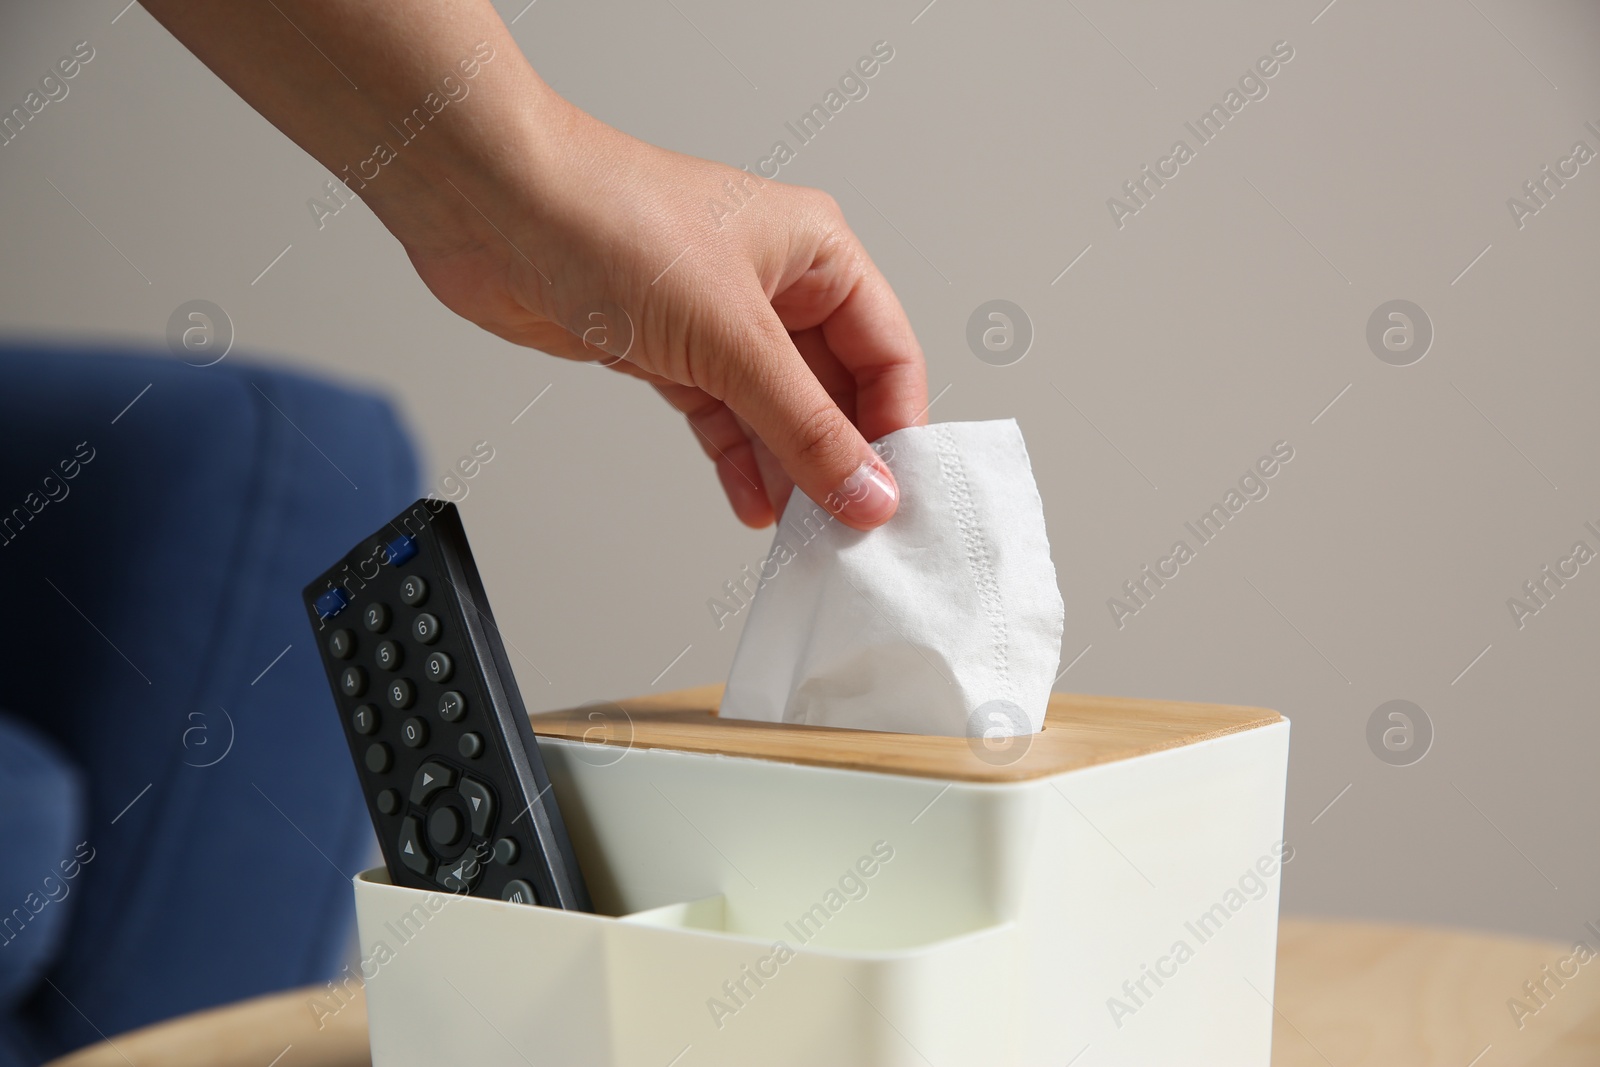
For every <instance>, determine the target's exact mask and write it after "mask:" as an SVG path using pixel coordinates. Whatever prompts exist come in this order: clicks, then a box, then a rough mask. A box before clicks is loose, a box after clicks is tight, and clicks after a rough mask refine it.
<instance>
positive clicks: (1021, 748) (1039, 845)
mask: <svg viewBox="0 0 1600 1067" xmlns="http://www.w3.org/2000/svg"><path fill="white" fill-rule="evenodd" d="M720 696H721V690H720V687H707V688H702V689H694V690H685V691H683V692H680V693H672V694H664V695H660V696H655V697H648V698H642V699H639V700H633V701H626V702H623V703H622V704H620V705H619V704H595V705H587V706H585V707H581V708H576V709H572V710H569V711H562V712H551V713H547V714H541V715H534V716H533V717H532V719H533V724H534V730H535V732H536V733H537V734H538V735H539V738H540V748H541V751H542V752H543V753H544V758H545V761H546V763H547V765H548V767H549V771H550V776H551V780H552V782H553V784H554V789H555V792H556V796H557V798H558V800H559V801H560V804H561V809H562V812H563V814H564V816H565V818H566V820H567V825H568V828H569V830H570V832H571V834H572V838H573V844H574V847H575V849H576V851H577V854H578V859H579V862H580V863H581V865H582V867H583V870H584V874H585V877H586V878H587V880H588V883H589V888H590V891H591V894H592V895H593V897H594V900H595V904H596V907H597V909H598V913H597V914H582V913H576V912H567V911H558V910H554V909H548V908H538V907H529V906H526V905H516V904H507V903H501V902H499V901H494V900H481V899H476V898H470V897H455V896H451V895H449V894H433V893H428V892H424V891H419V890H412V889H405V888H399V887H395V886H391V885H389V884H388V883H387V880H386V878H385V876H384V872H383V871H382V870H381V869H376V870H372V871H367V872H365V873H363V874H361V875H360V876H358V877H357V878H356V880H355V892H356V909H357V916H358V920H359V925H360V935H361V956H362V964H361V974H362V977H363V978H364V979H365V981H366V990H367V1005H368V1013H369V1018H370V1026H371V1033H372V1058H373V1063H374V1064H375V1065H377V1067H421V1065H424V1064H426V1065H433V1064H437V1063H473V1064H500V1063H504V1064H527V1063H537V1064H581V1065H584V1067H606V1065H615V1067H669V1065H670V1067H703V1065H724V1064H725V1065H730V1067H732V1065H738V1067H749V1065H754V1064H760V1065H763V1067H780V1065H781V1067H788V1065H794V1067H802V1065H803V1067H818V1065H828V1067H838V1065H860V1067H890V1065H893V1067H928V1065H930V1064H933V1065H939V1067H965V1065H984V1067H989V1065H1019V1067H1021V1065H1028V1067H1031V1065H1035V1064H1051V1065H1061V1064H1068V1063H1073V1062H1077V1063H1078V1064H1079V1067H1089V1065H1095V1067H1099V1065H1110V1064H1162V1065H1177V1064H1182V1065H1185V1067H1201V1065H1207V1064H1216V1065H1219V1067H1267V1064H1268V1058H1269V1054H1270V1047H1271V1033H1272V1014H1273V1013H1272V1007H1271V1003H1270V998H1271V997H1272V994H1273V971H1274V960H1275V953H1276V945H1277V920H1278V887H1279V880H1280V872H1281V869H1282V866H1283V863H1284V862H1285V861H1286V860H1287V859H1290V858H1292V856H1293V852H1292V850H1290V849H1288V848H1286V846H1285V845H1284V843H1283V841H1282V828H1283V803H1284V785H1285V774H1286V771H1287V763H1288V749H1289V724H1288V722H1287V721H1286V720H1285V719H1283V718H1282V717H1280V716H1279V715H1278V714H1277V713H1276V712H1272V711H1266V710H1263V709H1259V708H1244V707H1232V706H1220V705H1202V704H1180V703H1172V702H1165V701H1149V700H1130V699H1121V698H1111V697H1086V696H1068V695H1063V694H1056V695H1055V696H1054V697H1053V698H1052V700H1051V703H1050V708H1049V711H1048V714H1047V716H1046V720H1045V729H1044V730H1043V731H1042V732H1041V733H1038V734H1035V735H1032V736H1031V737H1029V738H1025V739H1019V744H1018V746H1017V747H1015V748H1011V749H1003V750H990V749H988V748H986V747H985V746H984V745H983V744H982V742H981V741H976V740H975V741H972V742H969V741H968V740H967V739H963V738H951V737H926V736H917V735H906V734H888V733H871V732H865V731H856V730H839V729H829V728H825V727H811V726H797V725H791V724H784V723H764V722H749V721H739V720H723V719H720V718H718V716H717V715H716V712H715V709H716V707H717V704H718V702H719V700H720ZM1078 1057H1082V1058H1081V1059H1078Z"/></svg>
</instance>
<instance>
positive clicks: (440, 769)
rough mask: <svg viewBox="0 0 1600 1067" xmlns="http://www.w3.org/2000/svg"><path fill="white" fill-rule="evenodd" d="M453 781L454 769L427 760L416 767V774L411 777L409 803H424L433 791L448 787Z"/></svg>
mask: <svg viewBox="0 0 1600 1067" xmlns="http://www.w3.org/2000/svg"><path fill="white" fill-rule="evenodd" d="M455 781H456V772H455V771H453V770H451V769H450V768H449V767H446V766H445V765H444V764H442V763H435V762H434V761H433V760H429V761H428V762H426V763H424V764H423V765H422V766H421V767H419V768H418V769H417V776H416V777H415V778H413V779H411V803H413V804H426V803H427V802H428V801H430V800H432V799H433V795H434V794H435V793H437V792H438V791H439V790H441V789H448V788H450V786H452V785H454V784H455Z"/></svg>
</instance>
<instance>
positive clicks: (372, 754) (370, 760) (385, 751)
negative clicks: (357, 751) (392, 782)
mask: <svg viewBox="0 0 1600 1067" xmlns="http://www.w3.org/2000/svg"><path fill="white" fill-rule="evenodd" d="M393 766H394V753H393V752H391V751H389V746H388V745H386V744H384V743H383V742H382V741H378V742H375V743H373V744H371V745H368V746H367V770H369V771H371V772H372V773H373V774H383V773H384V772H385V771H387V770H388V769H389V768H390V767H393Z"/></svg>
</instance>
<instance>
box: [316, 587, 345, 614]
mask: <svg viewBox="0 0 1600 1067" xmlns="http://www.w3.org/2000/svg"><path fill="white" fill-rule="evenodd" d="M349 606H350V594H349V593H346V592H345V591H344V590H343V589H330V590H328V591H327V592H326V593H323V594H322V595H321V596H319V597H317V600H316V608H317V614H318V615H320V616H322V617H323V618H324V619H331V618H333V617H334V616H335V615H337V614H339V612H341V611H343V610H344V609H345V608H347V607H349Z"/></svg>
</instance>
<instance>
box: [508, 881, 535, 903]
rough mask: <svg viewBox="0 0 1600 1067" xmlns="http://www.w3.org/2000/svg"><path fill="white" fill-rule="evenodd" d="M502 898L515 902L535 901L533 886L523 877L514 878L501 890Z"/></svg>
mask: <svg viewBox="0 0 1600 1067" xmlns="http://www.w3.org/2000/svg"><path fill="white" fill-rule="evenodd" d="M500 899H501V900H509V901H510V902H511V903H513V904H532V903H535V901H534V899H533V886H531V885H529V884H528V883H527V882H524V881H523V880H522V879H521V878H513V879H511V881H509V882H507V883H506V884H505V887H504V888H503V889H501V890H500Z"/></svg>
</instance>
